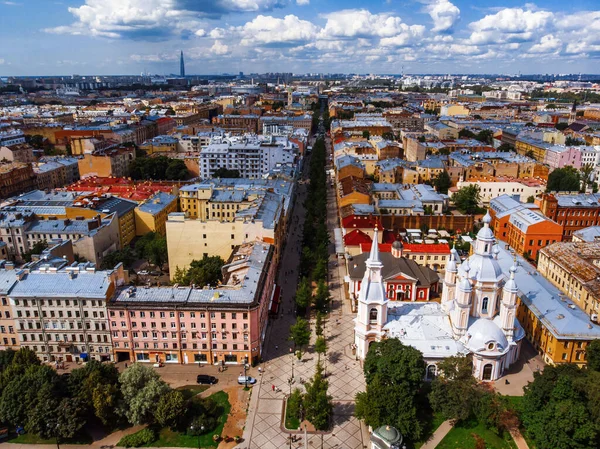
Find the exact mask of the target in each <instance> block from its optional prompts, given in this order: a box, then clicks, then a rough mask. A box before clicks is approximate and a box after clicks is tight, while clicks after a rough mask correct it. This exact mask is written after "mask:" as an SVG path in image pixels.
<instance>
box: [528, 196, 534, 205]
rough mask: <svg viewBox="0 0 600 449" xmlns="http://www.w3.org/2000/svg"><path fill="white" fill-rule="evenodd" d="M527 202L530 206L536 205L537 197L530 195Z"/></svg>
mask: <svg viewBox="0 0 600 449" xmlns="http://www.w3.org/2000/svg"><path fill="white" fill-rule="evenodd" d="M527 202H528V203H530V204H531V203H535V197H534V196H533V195H529V196H528V197H527Z"/></svg>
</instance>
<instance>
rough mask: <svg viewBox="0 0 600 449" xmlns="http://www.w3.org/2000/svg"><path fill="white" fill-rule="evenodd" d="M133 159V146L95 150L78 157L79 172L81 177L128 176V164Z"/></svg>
mask: <svg viewBox="0 0 600 449" xmlns="http://www.w3.org/2000/svg"><path fill="white" fill-rule="evenodd" d="M134 159H135V150H134V149H133V148H125V147H122V148H110V149H105V150H96V151H94V152H93V153H91V154H84V155H83V157H82V158H81V159H79V174H80V175H81V177H82V178H85V177H87V176H99V177H103V178H108V177H110V176H113V177H121V176H128V175H129V165H130V164H131V162H132V161H133V160H134Z"/></svg>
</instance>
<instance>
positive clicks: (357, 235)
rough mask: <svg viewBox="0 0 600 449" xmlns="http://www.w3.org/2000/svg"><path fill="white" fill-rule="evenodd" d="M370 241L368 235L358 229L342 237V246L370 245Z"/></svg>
mask: <svg viewBox="0 0 600 449" xmlns="http://www.w3.org/2000/svg"><path fill="white" fill-rule="evenodd" d="M372 241H373V240H372V239H371V237H370V236H369V234H367V233H365V232H363V231H361V230H360V229H354V230H353V231H350V232H349V233H348V234H346V235H345V236H344V245H346V246H358V245H360V244H361V243H371V242H372Z"/></svg>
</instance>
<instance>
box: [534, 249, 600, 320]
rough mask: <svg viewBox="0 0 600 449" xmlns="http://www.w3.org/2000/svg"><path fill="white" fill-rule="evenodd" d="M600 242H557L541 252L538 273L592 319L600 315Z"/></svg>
mask: <svg viewBox="0 0 600 449" xmlns="http://www.w3.org/2000/svg"><path fill="white" fill-rule="evenodd" d="M599 262H600V242H591V243H586V242H558V243H554V244H552V245H550V246H546V247H545V248H542V249H541V250H540V251H539V259H538V270H539V271H540V273H542V274H543V275H544V277H546V279H548V280H549V281H550V282H552V283H553V284H554V285H555V286H556V287H558V289H559V290H560V291H561V292H562V293H563V294H564V295H565V296H566V297H567V298H569V299H570V300H571V301H573V302H574V303H575V304H577V305H578V306H579V307H580V308H582V309H583V310H584V311H585V312H586V313H588V314H589V315H590V316H593V315H598V314H600V280H599V279H600V267H598V266H597V265H596V264H598V263H599Z"/></svg>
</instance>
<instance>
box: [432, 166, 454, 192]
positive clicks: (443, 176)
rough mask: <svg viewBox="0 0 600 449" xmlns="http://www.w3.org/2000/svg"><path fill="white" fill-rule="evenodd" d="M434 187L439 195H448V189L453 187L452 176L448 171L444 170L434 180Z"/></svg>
mask: <svg viewBox="0 0 600 449" xmlns="http://www.w3.org/2000/svg"><path fill="white" fill-rule="evenodd" d="M432 184H433V187H435V188H436V190H437V191H438V192H439V193H446V194H447V193H448V189H449V188H450V186H451V185H452V180H451V179H450V175H449V174H448V172H447V171H446V170H442V171H441V172H440V174H439V175H437V176H436V177H435V178H433V179H432Z"/></svg>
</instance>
